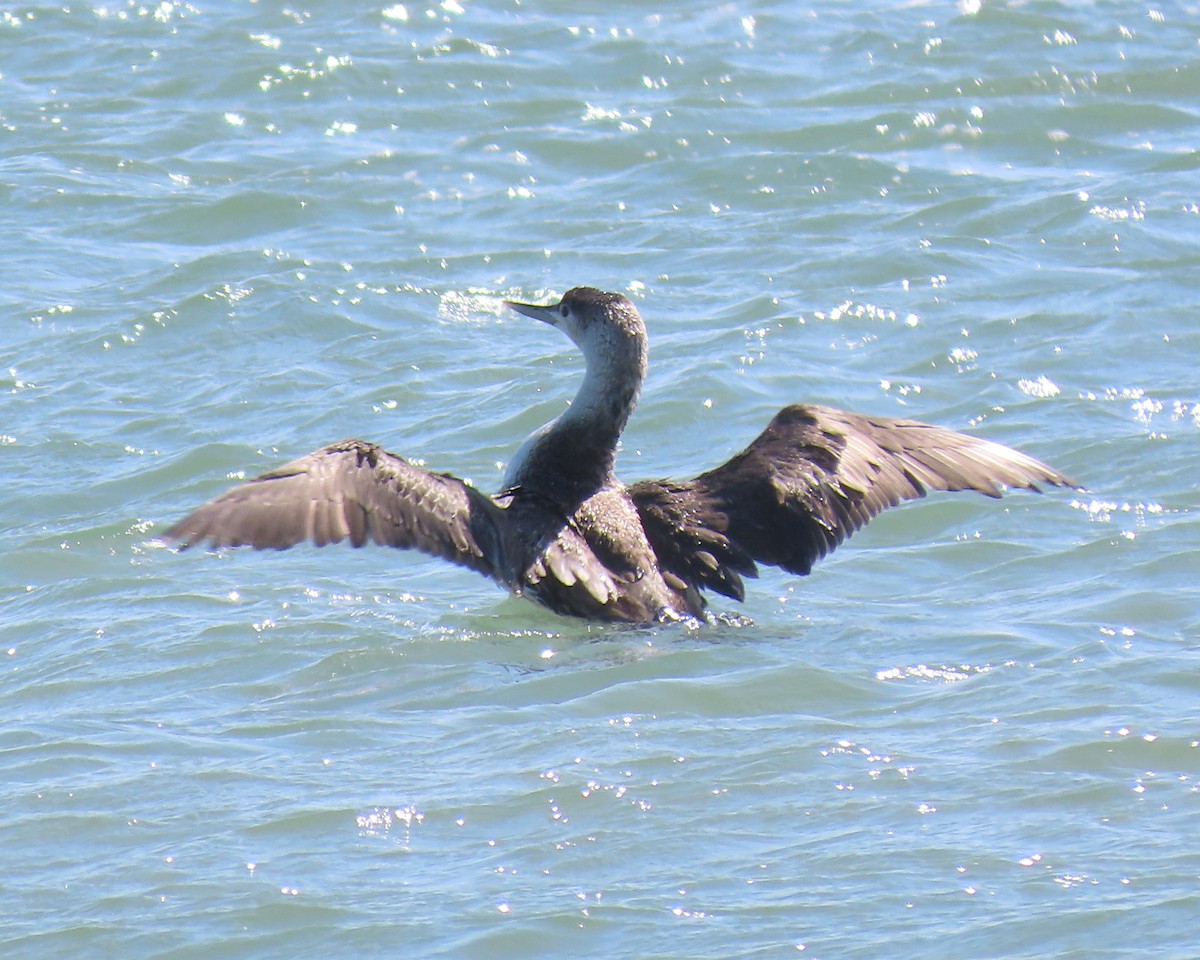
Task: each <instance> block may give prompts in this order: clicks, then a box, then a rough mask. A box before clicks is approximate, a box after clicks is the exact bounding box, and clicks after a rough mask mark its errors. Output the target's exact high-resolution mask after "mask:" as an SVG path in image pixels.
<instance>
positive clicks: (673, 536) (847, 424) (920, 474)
mask: <svg viewBox="0 0 1200 960" xmlns="http://www.w3.org/2000/svg"><path fill="white" fill-rule="evenodd" d="M1043 483H1044V484H1049V485H1052V486H1075V484H1074V482H1073V481H1071V480H1070V479H1068V478H1067V477H1065V476H1063V475H1062V474H1061V473H1059V472H1058V471H1056V470H1054V469H1053V468H1052V467H1049V466H1047V465H1046V464H1044V463H1042V462H1041V461H1039V460H1035V459H1034V458H1033V457H1030V456H1027V455H1026V454H1023V453H1021V452H1020V451H1018V450H1013V449H1012V448H1010V447H1006V446H1004V445H1002V444H999V443H994V442H992V441H990V440H984V439H982V438H979V437H971V436H967V435H966V434H962V433H958V432H957V431H955V430H949V429H946V428H944V427H935V426H930V425H929V424H926V423H920V422H918V421H915V420H900V419H894V418H890V417H867V416H861V415H858V414H853V413H846V412H845V411H842V410H835V409H833V408H832V407H820V406H815V405H801V404H795V405H793V406H790V407H785V408H784V409H782V410H780V411H779V413H778V414H776V415H775V418H774V419H773V420H772V421H771V422H770V423H769V424H768V425H767V428H766V429H765V430H764V431H763V432H762V433H761V434H760V435H759V436H758V437H757V438H756V439H755V440H754V442H753V443H751V444H750V446H748V447H747V448H746V449H745V450H743V451H742V452H741V453H739V454H737V455H736V456H735V457H733V458H732V459H731V460H729V461H728V462H727V463H724V464H722V465H721V466H719V467H717V468H716V469H715V470H710V471H708V472H707V473H703V474H701V475H700V476H698V477H696V478H695V479H693V480H688V481H682V482H675V481H669V480H660V481H646V482H643V483H637V484H634V485H633V486H631V487H630V488H629V494H630V496H631V497H632V498H633V501H634V503H635V504H636V505H637V508H638V512H639V514H640V515H641V517H642V523H643V526H644V527H645V529H646V534H647V536H648V537H649V538H650V542H651V544H652V545H653V546H654V549H655V552H656V553H657V554H658V556H659V560H660V563H661V565H662V566H663V568H664V570H666V571H668V572H670V573H673V574H675V575H676V576H678V577H680V578H682V579H684V580H685V581H689V582H693V583H696V584H697V585H699V586H701V587H707V588H709V589H712V590H716V591H718V592H719V593H723V594H725V595H726V596H729V597H733V598H734V599H736V600H741V599H742V597H743V592H744V591H743V585H742V581H741V576H755V575H756V573H757V567H756V563H766V564H771V565H775V566H779V567H781V568H783V569H784V570H787V571H788V572H789V573H797V574H800V575H805V574H808V573H809V572H810V571H811V569H812V565H813V563H814V562H815V561H816V560H818V559H820V558H821V557H823V556H825V555H826V554H827V553H829V552H830V551H831V550H833V549H834V547H836V546H837V545H838V544H839V543H841V542H842V541H843V540H845V539H846V538H847V537H848V536H850V535H851V534H852V533H854V531H856V530H858V529H859V528H860V527H862V526H863V525H864V524H866V523H867V522H868V521H869V520H870V519H871V518H872V517H874V516H876V515H877V514H878V513H880V512H881V511H882V510H885V509H887V508H888V507H894V506H896V505H897V504H898V503H900V502H901V501H904V500H912V499H916V498H918V497H923V496H925V491H926V490H927V489H929V490H974V491H976V492H978V493H982V494H985V495H987V496H989V497H998V496H999V495H1000V492H1001V487H1002V486H1007V487H1020V488H1024V489H1028V490H1037V489H1038V484H1043Z"/></svg>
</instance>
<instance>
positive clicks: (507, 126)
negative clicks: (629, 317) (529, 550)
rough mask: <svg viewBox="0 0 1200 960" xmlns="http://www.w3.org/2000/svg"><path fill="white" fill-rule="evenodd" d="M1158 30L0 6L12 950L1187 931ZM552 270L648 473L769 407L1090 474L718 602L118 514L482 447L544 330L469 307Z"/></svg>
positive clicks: (478, 477) (616, 9) (1188, 452)
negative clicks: (645, 341)
mask: <svg viewBox="0 0 1200 960" xmlns="http://www.w3.org/2000/svg"><path fill="white" fill-rule="evenodd" d="M1198 43H1200V10H1197V8H1196V7H1195V6H1194V5H1188V4H1170V5H1163V4H1156V5H1153V6H1150V7H1147V6H1144V5H1141V6H1135V5H1130V4H1124V3H1114V2H1095V3H1089V4H1062V3H1051V2H1042V0H1035V2H1027V3H1021V2H1010V3H1003V2H994V3H993V2H988V0H983V2H980V0H960V2H959V3H957V4H952V3H945V2H928V3H915V4H865V5H864V4H849V3H826V4H817V5H814V6H803V5H791V4H783V3H765V2H764V3H751V2H746V3H741V4H737V3H735V4H726V5H719V6H716V7H713V8H702V7H699V6H697V5H695V4H684V3H671V4H666V5H660V6H648V5H645V4H641V3H632V2H622V0H616V2H609V3H604V4H596V3H586V4H560V3H531V2H528V0H526V2H516V0H505V2H496V3H484V2H475V0H444V2H441V3H431V4H426V3H422V4H411V3H395V4H389V5H383V6H381V5H374V6H371V5H367V6H361V5H360V6H354V5H350V6H347V5H342V4H334V3H329V2H321V0H318V2H314V3H308V4H304V5H301V6H292V5H288V4H276V3H270V2H265V0H264V2H249V3H246V2H234V0H213V2H209V3H201V2H200V0H196V3H195V5H193V4H190V3H174V2H169V0H164V2H161V3H157V4H154V3H146V4H142V3H136V2H124V0H121V2H116V3H111V4H97V5H90V4H87V5H76V4H73V3H68V4H57V5H46V4H39V3H33V4H27V5H16V6H13V5H10V6H8V7H7V8H5V10H4V11H2V12H0V235H2V236H3V238H4V244H3V256H2V257H0V277H2V278H3V283H0V304H2V305H3V316H4V329H5V334H4V336H3V338H2V339H0V352H2V354H3V357H2V358H0V359H2V362H0V386H2V387H3V401H2V403H0V462H2V463H3V470H4V476H5V478H6V479H7V484H6V495H5V496H4V497H3V499H2V501H0V527H2V529H3V531H4V535H5V538H6V547H7V548H6V549H5V551H4V552H3V554H2V555H0V661H2V662H3V666H4V667H5V668H6V669H5V671H4V674H3V680H2V682H0V717H2V718H3V719H2V721H0V810H3V814H4V815H3V817H2V818H0V917H2V918H3V922H2V923H0V954H2V955H3V956H4V957H6V958H8V957H13V958H25V957H29V958H43V957H113V958H117V957H120V958H123V960H128V958H161V960H166V958H170V960H182V958H201V957H203V958H208V957H221V958H268V957H270V958H274V957H281V956H287V957H290V958H296V960H300V958H321V960H325V958H329V957H358V958H364V960H365V958H374V957H381V958H382V957H454V958H459V957H465V958H473V957H477V958H509V957H512V958H517V957H520V958H527V957H563V956H571V957H639V958H675V957H711V958H725V957H754V958H758V957H763V958H765V957H784V956H787V957H794V956H803V957H818V958H826V960H833V958H863V960H867V958H872V960H873V958H879V957H884V956H886V957H898V958H931V960H944V958H946V957H971V958H1027V957H1028V958H1032V957H1038V958H1044V957H1088V958H1096V957H1121V958H1125V957H1129V956H1154V957H1156V958H1179V960H1184V958H1188V960H1190V958H1194V957H1195V956H1196V955H1197V952H1198V950H1200V938H1198V937H1197V934H1196V917H1197V915H1198V914H1200V879H1198V878H1200V841H1197V839H1196V836H1197V830H1196V824H1197V818H1198V816H1200V788H1198V783H1197V781H1198V778H1200V669H1198V668H1200V646H1198V638H1200V614H1198V613H1197V610H1198V609H1200V587H1198V586H1197V584H1198V583H1200V523H1198V521H1197V513H1196V504H1197V493H1196V491H1197V481H1196V478H1197V475H1198V469H1200V453H1198V446H1200V390H1198V388H1197V374H1196V370H1197V357H1200V320H1198V316H1200V283H1198V281H1197V277H1198V276H1200V270H1198V263H1200V261H1198V259H1197V250H1200V153H1198V152H1197V143H1198V142H1200V58H1198V56H1197V52H1198ZM577 284H588V285H593V286H598V287H601V288H605V289H613V290H620V291H623V292H625V293H626V294H627V295H629V296H630V297H631V298H633V299H634V300H635V302H636V303H637V304H638V306H639V308H640V309H641V310H642V312H643V314H644V315H645V317H646V319H647V323H648V326H649V329H650V334H651V338H652V355H651V373H650V377H649V380H648V382H647V384H646V388H645V392H644V395H643V399H642V403H641V405H640V407H639V409H638V411H637V413H636V414H635V416H634V419H633V421H632V422H631V424H630V427H629V430H628V432H627V434H626V437H625V440H624V444H623V447H622V450H621V455H620V469H621V472H622V475H623V476H625V477H626V478H628V479H630V480H635V479H639V478H642V477H658V476H678V477H688V476H692V475H694V474H696V473H698V472H700V471H702V470H704V469H707V468H709V467H711V466H714V465H715V464H717V463H720V462H722V461H723V460H725V459H726V458H728V457H729V456H730V455H732V454H733V453H735V452H736V451H737V450H739V449H740V448H741V447H742V446H743V445H744V444H746V443H747V442H748V441H749V440H750V439H751V438H752V437H753V436H754V435H755V434H756V433H757V432H758V431H759V430H760V429H761V428H762V427H763V425H765V423H766V422H767V420H768V419H769V418H770V417H771V415H772V414H773V413H774V412H775V411H776V410H777V409H778V408H780V407H781V406H783V405H785V404H788V403H793V402H797V401H811V402H820V403H828V404H833V405H836V406H842V407H845V408H847V409H853V410H858V411H863V412H872V413H879V414H884V415H897V416H911V417H916V418H918V419H922V420H928V421H931V422H935V423H939V424H944V425H947V426H950V427H954V428H957V429H963V430H968V431H971V432H975V433H978V434H980V435H984V436H987V437H990V438H992V439H996V440H999V441H1001V442H1004V443H1008V444H1011V445H1014V446H1017V447H1019V448H1021V449H1023V450H1025V451H1027V452H1029V453H1031V454H1033V455H1034V456H1038V457H1041V458H1043V459H1045V460H1047V461H1049V462H1050V463H1052V464H1053V465H1054V466H1055V467H1057V468H1059V469H1061V470H1063V471H1064V472H1066V473H1068V474H1069V475H1071V476H1073V477H1075V478H1077V479H1078V481H1079V482H1080V483H1081V484H1083V486H1084V487H1085V488H1086V489H1085V490H1083V491H1078V492H1075V491H1052V492H1048V493H1046V494H1045V495H1043V496H1036V495H1033V494H1026V493H1015V494H1012V495H1010V496H1009V497H1006V498H1005V499H1004V500H1002V501H999V502H994V501H988V500H985V499H983V498H980V497H968V496H965V495H959V496H946V495H943V496H936V497H931V498H929V500H927V501H922V502H921V503H919V504H913V505H909V506H907V507H905V508H904V509H902V510H897V511H892V512H890V513H888V514H886V515H884V516H883V517H881V518H879V519H878V520H876V521H875V522H874V523H873V524H872V525H871V527H870V528H869V529H868V530H866V531H864V532H862V533H859V534H858V535H856V536H855V538H854V539H853V540H852V541H850V542H849V543H847V544H845V545H844V546H842V547H841V548H839V550H838V552H837V553H836V554H834V555H833V556H831V557H830V558H828V559H827V560H826V561H824V562H823V563H822V564H820V565H819V566H818V567H817V569H816V570H814V572H813V575H812V576H810V577H808V578H796V577H792V576H787V575H783V574H780V573H779V572H778V571H774V570H765V571H764V572H763V576H762V577H761V579H759V580H757V581H754V582H752V583H751V584H750V590H749V595H748V597H747V602H746V604H745V605H744V607H741V608H739V611H740V612H743V613H745V614H747V615H749V617H750V618H752V620H753V623H752V624H750V625H744V626H740V627H739V626H723V627H712V628H701V629H684V628H670V629H668V628H663V629H628V628H617V627H612V626H603V625H601V626H597V625H588V624H580V623H575V622H572V621H568V620H563V619H560V618H557V617H555V616H553V615H552V614H549V613H547V612H545V611H543V610H541V609H539V608H537V607H535V606H533V605H532V604H530V603H528V602H525V601H522V600H518V599H513V598H508V597H505V596H504V595H503V594H502V593H501V592H499V591H498V590H497V589H496V588H495V587H494V586H492V585H491V584H489V583H487V582H485V581H483V580H481V579H480V578H478V577H477V576H476V575H475V574H473V573H471V572H469V571H465V570H460V569H456V568H453V567H451V566H449V565H446V564H444V563H442V562H439V561H436V560H433V559H431V558H427V557H424V556H421V555H416V554H406V553H393V552H387V551H384V550H382V549H372V550H363V551H351V550H349V549H345V548H327V549H324V550H316V549H312V548H308V549H297V550H294V551H289V552H287V553H283V554H271V555H261V554H254V553H247V552H237V551H234V552H231V553H227V554H223V555H218V554H213V553H206V552H204V551H200V550H195V551H190V552H188V553H186V554H176V553H173V552H172V551H170V550H168V549H165V548H164V547H162V546H161V545H160V544H158V543H156V541H155V537H156V536H157V534H159V533H161V531H162V530H163V529H165V527H166V526H167V525H168V524H170V523H171V522H173V521H174V520H176V519H178V518H179V517H180V516H182V515H183V514H184V513H185V512H186V511H187V510H189V509H191V508H192V507H194V506H196V505H197V504H199V503H201V502H203V501H204V500H205V499H207V498H210V497H212V496H215V495H217V494H218V493H220V492H221V491H222V490H224V489H225V488H227V487H228V486H230V485H231V484H232V483H234V482H235V481H236V480H238V479H241V478H244V477H249V476H253V475H256V474H257V473H260V472H262V471H264V470H266V469H268V468H270V467H271V466H275V465H278V464H281V463H283V462H286V461H287V460H290V459H293V458H295V457H297V456H300V455H302V454H304V453H306V452H308V451H310V450H313V449H315V448H317V447H319V446H321V445H323V444H325V443H328V442H331V441H333V440H336V439H339V438H341V437H346V436H361V437H364V438H367V439H371V440H375V441H378V442H380V443H383V444H385V445H386V446H387V447H388V448H389V449H391V450H393V451H395V452H397V453H400V454H403V455H405V456H407V457H411V458H413V459H417V460H419V461H421V462H424V463H425V464H426V465H428V466H429V467H431V468H433V469H437V470H445V471H452V472H454V473H456V474H458V475H460V476H466V477H469V478H471V480H472V481H473V482H474V483H475V484H476V485H477V486H479V487H481V488H483V489H493V488H494V487H495V485H496V484H497V483H498V482H499V480H500V478H501V476H502V474H503V468H504V464H505V463H506V461H507V459H508V457H509V456H511V454H512V452H513V451H514V449H515V448H516V446H517V445H518V444H519V443H520V441H521V439H522V438H523V437H524V436H525V435H526V434H528V433H529V432H530V431H531V430H533V429H535V428H536V427H537V426H538V425H540V424H541V423H544V422H545V421H547V420H549V419H550V418H552V417H554V416H556V415H557V414H558V413H559V412H560V411H561V410H562V409H563V407H564V404H565V403H566V402H567V401H568V400H569V399H570V397H571V396H572V394H573V392H574V390H575V388H576V386H577V384H578V382H579V377H580V375H581V372H582V364H581V360H580V358H579V356H578V355H577V352H576V351H575V349H574V348H573V347H572V346H571V344H570V343H569V342H567V341H566V340H565V339H564V338H562V337H561V336H560V335H559V334H557V333H556V332H555V331H553V330H551V329H549V328H547V327H544V326H542V325H539V324H535V323H531V322H530V321H528V320H525V319H523V318H520V317H518V316H515V315H513V314H510V313H507V312H506V311H505V310H504V309H503V308H502V306H501V303H500V301H501V299H502V298H504V297H516V298H519V299H526V300H540V299H543V298H545V299H547V300H548V299H549V298H552V297H554V296H556V295H557V294H560V293H562V292H563V291H564V290H566V289H567V288H569V287H571V286H574V285H577ZM718 599H720V598H718ZM725 606H726V605H725V604H724V602H723V601H722V603H720V604H718V608H719V609H724V608H725ZM728 606H729V607H733V606H736V605H735V604H733V603H732V602H729V604H728Z"/></svg>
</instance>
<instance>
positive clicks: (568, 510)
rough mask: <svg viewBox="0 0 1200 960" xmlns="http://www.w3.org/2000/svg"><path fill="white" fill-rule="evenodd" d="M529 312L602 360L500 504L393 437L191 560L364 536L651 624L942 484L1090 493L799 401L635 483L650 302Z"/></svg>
mask: <svg viewBox="0 0 1200 960" xmlns="http://www.w3.org/2000/svg"><path fill="white" fill-rule="evenodd" d="M509 306H510V307H512V308H513V309H514V310H517V311H518V312H520V313H523V314H526V315H527V316H531V317H534V318H537V319H539V320H543V321H545V322H547V323H550V324H552V325H554V326H557V327H558V328H559V329H561V330H563V332H565V333H566V334H567V335H568V336H569V337H571V339H572V340H573V341H574V342H575V343H576V344H577V345H578V346H579V347H580V349H581V350H582V351H583V353H584V356H585V358H586V360H587V372H586V374H585V376H584V382H583V384H582V386H581V387H580V389H579V392H578V394H577V395H576V397H575V400H574V402H573V403H572V404H571V406H570V407H569V408H568V410H567V411H566V412H565V413H564V414H563V415H562V416H560V417H559V418H558V419H557V420H555V421H553V422H552V423H550V424H547V425H546V426H545V427H543V428H542V429H540V430H538V431H537V432H535V433H534V434H533V435H532V436H531V437H529V439H528V440H526V441H525V443H524V445H523V446H522V447H521V449H520V450H519V451H518V453H517V454H516V456H515V457H514V458H513V462H512V464H511V465H510V466H509V469H508V473H507V475H506V476H505V478H504V483H503V486H502V489H501V491H500V492H499V493H497V494H496V495H495V496H491V497H489V496H486V495H485V494H482V493H480V492H478V491H477V490H475V489H474V488H473V487H469V486H467V485H466V484H465V483H463V482H462V481H461V480H459V479H458V478H456V477H453V476H450V475H449V474H436V473H431V472H430V471H428V470H424V469H422V468H420V467H416V466H414V465H412V464H411V463H409V462H408V461H407V460H404V459H403V458H401V457H398V456H395V455H394V454H391V453H388V452H387V451H385V450H383V449H382V448H381V447H378V446H376V445H375V444H373V443H367V442H365V441H362V440H344V441H342V442H341V443H335V444H332V445H331V446H328V447H325V448H324V449H322V450H317V451H316V452H314V453H310V454H309V455H308V456H306V457H301V458H300V459H299V460H296V461H294V462H292V463H290V464H288V465H287V466H284V467H281V468H279V469H278V470H273V471H271V472H270V473H265V474H263V475H262V476H261V477H258V478H257V479H255V480H251V481H249V482H248V483H244V484H242V485H240V486H237V487H234V488H233V489H232V490H230V491H229V492H227V493H226V494H224V495H223V496H221V497H218V498H217V499H216V500H213V501H211V502H210V503H207V504H205V505H204V506H202V507H200V508H199V509H197V510H196V511H195V512H194V513H192V514H190V515H189V516H187V517H185V518H184V519H183V520H181V521H180V522H179V523H177V524H175V525H174V526H173V527H171V528H170V529H169V530H167V532H166V533H165V534H164V538H165V539H167V540H169V541H173V542H176V543H178V544H179V546H180V548H181V549H184V548H186V547H188V546H191V545H193V544H196V543H201V542H204V541H209V542H211V543H212V544H214V545H215V546H218V547H223V546H243V545H245V546H252V547H255V548H257V549H264V548H267V547H272V548H275V549H279V550H282V549H285V548H287V547H291V546H295V545H296V544H297V543H300V542H301V541H302V540H311V541H312V542H314V543H315V544H317V545H318V546H324V545H325V544H327V543H337V542H340V541H342V540H349V541H350V543H351V544H352V545H353V546H356V547H360V546H362V545H363V544H365V543H367V542H368V541H374V542H375V543H378V544H382V545H384V546H391V547H414V548H416V549H418V550H423V551H425V552H426V553H431V554H433V555H435V556H439V557H443V558H445V559H447V560H451V561H453V562H455V563H458V564H461V565H463V566H466V567H470V568H471V569H472V570H477V571H479V572H480V573H482V574H485V575H486V576H488V577H491V578H492V579H493V580H495V581H497V582H498V583H500V584H502V585H503V586H505V587H507V588H508V589H509V590H511V591H512V592H514V593H517V594H523V595H525V596H528V597H530V598H532V599H534V600H536V601H538V602H539V603H542V604H544V605H545V606H547V607H549V608H550V609H551V610H555V611H557V612H558V613H562V614H568V615H572V616H579V617H587V618H591V619H598V620H619V621H629V622H634V623H646V622H653V621H656V620H660V621H661V620H675V619H678V618H680V617H681V616H693V617H701V616H705V615H706V603H705V600H704V596H703V594H702V591H704V590H712V591H715V592H717V593H721V594H724V595H725V596H727V597H731V598H733V599H735V600H742V599H743V598H744V596H745V584H744V582H743V578H744V577H755V576H757V575H758V564H768V565H772V566H778V567H781V568H782V569H784V570H787V571H788V572H790V573H795V574H800V575H805V574H808V573H809V572H810V571H811V569H812V565H813V563H814V562H815V561H816V560H818V559H820V558H821V557H823V556H825V555H826V554H827V553H829V552H830V551H831V550H833V549H834V547H836V546H837V545H838V544H839V543H841V542H842V541H843V540H845V539H846V538H847V537H848V536H850V535H851V534H852V533H853V532H854V531H855V530H857V529H859V528H860V527H861V526H863V525H864V524H865V523H867V521H869V520H870V519H871V518H872V517H874V516H875V515H876V514H878V513H879V512H880V511H881V510H884V509H886V508H888V507H892V506H895V505H896V504H898V503H900V502H901V501H903V500H911V499H915V498H917V497H923V496H925V491H926V490H927V489H929V490H975V491H978V492H979V493H983V494H986V495H987V496H989V497H998V496H999V495H1000V493H1001V486H1002V485H1003V486H1006V487H1020V488H1024V489H1028V490H1037V489H1038V484H1049V485H1052V486H1074V484H1073V483H1072V481H1070V480H1069V479H1067V478H1066V477H1065V476H1063V475H1062V474H1060V473H1058V472H1057V471H1055V470H1054V469H1052V468H1051V467H1048V466H1047V465H1046V464H1044V463H1042V462H1040V461H1038V460H1035V459H1033V458H1032V457H1028V456H1026V455H1025V454H1023V453H1020V452H1018V451H1016V450H1013V449H1011V448H1009V447H1005V446H1003V445H1001V444H998V443H993V442H991V441H989V440H981V439H979V438H976V437H969V436H967V435H965V434H962V433H958V432H956V431H954V430H947V429H945V428H942V427H934V426H930V425H928V424H924V423H918V422H917V421H915V420H899V419H893V418H889V417H869V416H861V415H858V414H853V413H845V412H843V411H841V410H834V409H832V408H831V407H822V406H815V405H803V404H794V405H792V406H790V407H785V408H784V409H782V410H781V411H779V413H778V414H776V415H775V418H774V419H773V420H772V421H771V422H770V423H769V424H768V425H767V428H766V430H764V431H763V432H762V434H760V435H759V436H758V438H757V439H755V440H754V442H753V443H751V444H750V446H748V447H747V448H746V449H745V450H743V451H742V452H741V453H739V454H738V455H737V456H735V457H733V458H732V459H731V460H729V461H728V462H727V463H725V464H723V465H722V466H719V467H717V468H716V469H714V470H710V471H708V472H707V473H702V474H701V475H700V476H698V477H696V478H694V479H692V480H683V481H674V480H644V481H642V482H640V483H635V484H633V485H632V486H630V487H625V486H624V485H623V484H622V483H621V482H620V481H619V480H618V479H617V478H616V476H615V474H614V472H613V468H614V460H615V455H616V446H617V440H618V438H619V437H620V435H621V431H622V430H623V429H624V427H625V423H626V421H627V420H628V418H629V415H630V413H631V412H632V411H633V408H634V406H635V405H636V403H637V398H638V392H639V390H640V389H641V384H642V380H643V379H644V377H645V373H646V357H647V348H646V330H645V326H644V324H643V323H642V318H641V316H640V315H639V314H638V311H637V309H636V308H635V307H634V305H633V304H632V303H631V302H630V301H629V300H628V299H626V298H625V297H623V296H621V295H620V294H616V293H605V292H603V291H600V290H595V289H592V288H590V287H576V288H575V289H573V290H570V291H568V292H567V293H566V294H565V295H564V296H563V298H562V300H561V301H559V302H558V303H556V304H553V305H551V306H535V305H532V304H521V303H509Z"/></svg>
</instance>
